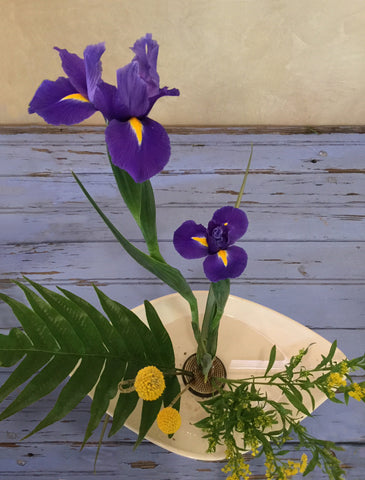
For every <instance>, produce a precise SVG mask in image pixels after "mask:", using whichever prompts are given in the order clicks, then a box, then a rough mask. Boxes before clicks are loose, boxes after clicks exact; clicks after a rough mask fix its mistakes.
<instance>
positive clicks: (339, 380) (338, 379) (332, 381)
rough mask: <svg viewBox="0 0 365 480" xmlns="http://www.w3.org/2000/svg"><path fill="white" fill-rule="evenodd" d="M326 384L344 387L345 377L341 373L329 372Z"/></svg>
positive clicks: (333, 386)
mask: <svg viewBox="0 0 365 480" xmlns="http://www.w3.org/2000/svg"><path fill="white" fill-rule="evenodd" d="M327 385H328V387H329V388H338V387H345V386H346V378H344V376H343V375H341V373H338V372H334V373H331V374H330V376H329V378H328V382H327Z"/></svg>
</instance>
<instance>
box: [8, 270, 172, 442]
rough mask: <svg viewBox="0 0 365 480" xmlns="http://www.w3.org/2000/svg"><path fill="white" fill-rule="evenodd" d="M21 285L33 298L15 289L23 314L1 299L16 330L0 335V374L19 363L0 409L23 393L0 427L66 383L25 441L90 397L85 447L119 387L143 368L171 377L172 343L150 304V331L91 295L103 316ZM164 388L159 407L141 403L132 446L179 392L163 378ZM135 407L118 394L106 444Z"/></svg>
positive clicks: (65, 297)
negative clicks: (21, 297)
mask: <svg viewBox="0 0 365 480" xmlns="http://www.w3.org/2000/svg"><path fill="white" fill-rule="evenodd" d="M26 280H27V281H28V282H29V284H30V285H31V286H32V287H33V289H34V290H33V289H31V288H29V287H28V286H26V285H25V284H23V283H19V282H15V283H16V284H17V285H18V286H19V287H20V288H21V289H22V290H23V292H24V294H25V296H26V298H27V300H28V302H29V306H26V305H24V304H23V303H21V302H19V301H17V300H14V299H12V298H10V297H9V296H7V295H5V294H2V293H0V299H2V300H3V301H4V302H6V303H7V304H8V305H9V306H10V307H11V309H12V310H13V312H14V315H15V316H16V317H17V318H18V320H19V322H20V324H21V326H22V329H19V328H14V329H12V330H11V331H10V332H9V334H8V335H0V366H2V367H12V366H14V365H16V364H17V363H18V365H17V366H16V368H15V369H14V371H13V372H12V373H11V375H10V376H9V378H8V379H7V380H6V381H5V383H4V384H3V385H2V386H1V387H0V403H1V402H2V401H3V400H5V399H6V398H7V397H8V396H9V395H10V394H11V393H13V392H14V391H15V389H19V388H22V390H21V391H20V393H19V394H18V395H17V397H16V398H15V399H14V400H13V401H12V402H11V403H10V404H9V405H8V406H7V407H6V408H5V410H3V411H2V412H1V413H0V421H1V420H4V419H5V418H8V417H9V416H11V415H13V414H15V413H16V412H19V411H20V410H22V409H24V408H26V407H27V406H29V405H31V404H32V403H34V402H37V401H38V400H40V399H41V398H43V397H44V396H45V395H47V394H49V393H50V392H52V391H53V390H55V389H56V388H57V387H58V386H59V385H60V384H61V383H62V382H64V381H65V380H66V379H67V378H68V379H67V380H66V383H65V385H64V386H63V388H62V390H61V393H60V394H59V397H58V399H57V400H56V403H55V405H54V406H53V408H52V409H51V411H50V412H49V413H48V414H47V415H46V417H45V418H44V419H43V420H42V421H41V422H40V423H39V424H38V425H37V426H36V427H35V428H34V429H33V430H32V432H30V433H29V435H27V437H29V436H30V435H32V434H34V433H35V432H37V431H39V430H41V429H42V428H45V427H47V426H49V425H51V424H52V423H54V422H56V421H58V420H60V419H62V418H63V417H65V416H66V415H67V414H68V413H69V412H70V411H71V410H73V409H74V408H75V407H76V406H77V405H78V404H79V403H80V402H81V400H82V399H83V398H84V397H85V396H87V395H88V394H89V393H90V392H91V391H92V392H93V400H92V404H91V410H90V420H89V424H88V426H87V428H86V433H85V438H84V443H85V442H86V441H87V440H88V438H89V437H90V436H91V435H92V433H93V431H94V430H95V429H96V428H97V426H98V425H99V423H100V421H101V419H102V417H103V416H104V415H105V413H106V411H107V409H108V407H109V403H110V400H111V399H113V398H114V397H116V395H118V384H119V382H120V381H122V380H124V379H133V378H134V377H135V376H136V374H137V372H138V370H139V369H140V368H143V367H145V366H147V365H155V366H157V367H159V368H161V369H162V370H163V371H169V372H171V369H173V368H174V366H175V365H174V353H173V348H172V344H171V340H170V338H169V336H168V334H167V332H166V330H165V327H164V326H163V324H162V322H161V320H160V319H159V318H158V315H157V312H156V311H155V310H154V309H153V307H152V306H151V305H150V304H149V303H148V302H146V314H147V318H148V322H149V326H147V325H145V324H144V323H143V322H142V321H141V320H140V319H139V318H138V317H137V316H136V315H135V314H134V313H133V312H131V311H130V310H128V309H127V308H126V307H124V306H123V305H121V304H119V303H118V302H116V301H114V300H111V299H110V298H109V297H108V296H107V295H105V294H104V293H103V292H101V291H100V290H99V289H97V288H96V293H97V295H98V297H99V300H100V303H101V305H102V308H103V310H104V313H105V315H104V314H102V313H101V312H99V311H98V310H97V309H96V308H95V307H94V306H92V305H91V304H90V303H88V302H87V301H85V300H84V299H82V298H81V297H79V296H77V295H75V294H74V293H72V292H69V291H67V290H65V289H59V290H60V292H61V293H56V292H54V291H52V290H49V289H47V288H45V287H43V286H42V285H40V284H38V283H36V282H33V281H31V280H29V279H26ZM173 379H175V380H173ZM166 385H167V389H166V391H165V392H164V397H163V398H161V399H160V401H159V402H153V405H152V404H151V405H145V403H146V402H144V405H143V408H142V419H141V426H140V437H139V438H138V441H137V443H139V442H140V441H141V439H142V436H143V437H144V436H145V434H146V433H147V431H148V430H149V428H150V427H151V425H152V423H153V422H154V420H155V418H156V416H157V414H158V411H159V409H160V406H161V403H162V401H163V400H164V402H165V401H166V399H167V398H172V397H174V396H175V395H176V392H177V393H178V391H179V389H180V387H179V382H178V381H177V379H176V377H167V378H166ZM137 401H138V395H137V394H136V393H135V392H131V393H119V397H118V398H117V403H116V408H115V411H114V415H113V424H112V426H111V429H110V433H109V436H110V435H113V434H114V433H116V432H117V431H118V430H119V429H120V428H121V427H122V426H123V425H124V423H125V421H126V420H127V418H128V417H129V415H130V414H131V413H132V411H133V410H134V408H135V406H136V404H137ZM149 403H151V402H149Z"/></svg>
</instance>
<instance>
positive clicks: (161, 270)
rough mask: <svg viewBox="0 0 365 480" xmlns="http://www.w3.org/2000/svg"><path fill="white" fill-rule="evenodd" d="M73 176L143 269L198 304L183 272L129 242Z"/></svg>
mask: <svg viewBox="0 0 365 480" xmlns="http://www.w3.org/2000/svg"><path fill="white" fill-rule="evenodd" d="M73 176H74V178H75V180H76V181H77V183H78V184H79V186H80V188H81V190H82V191H83V192H84V194H85V196H86V197H87V199H88V200H89V202H90V203H91V204H92V206H93V207H94V208H95V210H96V211H97V212H98V214H99V215H100V216H101V218H102V219H103V220H104V222H105V224H106V225H107V226H108V228H109V229H110V231H111V232H112V233H113V235H114V236H115V238H116V239H117V240H118V242H119V243H120V244H121V245H122V247H123V248H124V249H125V251H126V252H127V253H128V254H129V255H130V256H131V257H132V258H133V259H134V260H135V261H136V262H137V263H139V264H140V265H141V266H142V267H144V268H145V269H146V270H148V271H150V272H151V273H153V274H154V275H156V276H157V277H158V278H160V279H161V280H162V281H163V282H164V283H166V284H167V285H169V286H170V287H171V288H173V289H174V290H175V291H176V292H179V293H180V294H181V295H182V296H183V297H184V298H185V299H186V300H188V302H189V304H190V305H194V303H196V299H195V297H194V295H193V292H192V291H191V288H190V286H189V285H188V284H187V282H186V280H185V278H184V277H183V276H182V274H181V272H180V271H179V270H177V269H176V268H174V267H171V266H170V265H168V264H166V263H163V262H161V261H158V260H156V259H154V258H151V257H150V256H149V255H146V254H145V253H144V252H142V251H141V250H139V249H138V248H136V247H135V246H134V245H132V244H131V243H130V242H128V240H127V239H126V238H125V237H124V236H123V235H122V234H121V233H120V232H119V230H118V229H117V228H116V227H115V226H114V225H113V223H112V222H111V221H110V220H109V219H108V217H107V216H106V215H105V214H104V213H103V211H102V210H101V209H100V208H99V206H98V205H97V204H96V202H95V200H94V199H93V198H92V197H91V195H90V194H89V192H88V191H87V190H86V188H85V187H84V185H83V184H82V183H81V181H80V180H79V178H78V177H77V175H76V174H75V173H73Z"/></svg>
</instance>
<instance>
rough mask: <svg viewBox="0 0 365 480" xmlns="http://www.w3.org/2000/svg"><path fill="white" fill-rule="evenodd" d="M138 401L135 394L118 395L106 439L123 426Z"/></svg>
mask: <svg viewBox="0 0 365 480" xmlns="http://www.w3.org/2000/svg"><path fill="white" fill-rule="evenodd" d="M138 399H139V397H138V394H137V393H136V392H130V393H121V394H120V395H119V398H118V402H117V405H116V407H115V410H114V414H113V423H112V426H111V428H110V431H109V434H108V437H112V436H113V435H115V434H116V433H117V432H118V431H119V430H120V429H121V428H122V427H123V426H124V424H125V422H126V420H127V419H128V417H129V415H130V414H131V413H132V412H133V410H134V409H135V408H136V405H137V402H138Z"/></svg>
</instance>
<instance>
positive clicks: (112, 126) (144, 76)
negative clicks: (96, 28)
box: [29, 34, 179, 183]
mask: <svg viewBox="0 0 365 480" xmlns="http://www.w3.org/2000/svg"><path fill="white" fill-rule="evenodd" d="M158 49H159V47H158V44H157V42H156V41H155V40H152V35H151V34H146V35H145V36H144V37H142V38H140V39H139V40H137V41H136V42H135V44H134V46H133V47H132V51H133V52H134V54H135V56H134V58H133V60H132V61H131V62H130V63H129V64H128V65H126V66H125V67H123V68H120V69H119V70H117V87H115V86H113V85H109V84H108V83H106V82H104V81H103V80H102V79H101V71H102V69H101V62H100V57H101V55H102V54H103V52H104V50H105V47H104V44H103V43H99V44H98V45H89V46H88V47H86V49H85V51H84V58H83V59H81V58H80V57H78V56H77V55H75V54H72V53H69V52H68V51H67V50H63V49H59V48H56V50H57V51H58V52H59V54H60V57H61V60H62V67H63V70H64V71H65V73H66V75H67V77H68V78H65V77H60V78H58V79H57V80H56V81H50V80H45V81H44V82H43V83H42V84H41V85H40V87H39V88H38V90H37V91H36V93H35V95H34V97H33V99H32V101H31V102H30V105H29V113H38V115H40V116H41V117H42V118H43V119H44V120H45V121H46V122H47V123H50V124H52V125H61V124H64V125H74V124H76V123H79V122H81V121H83V120H85V119H86V118H88V117H90V116H91V115H92V114H93V113H94V112H96V111H100V112H101V113H102V114H103V115H104V118H105V119H106V121H107V123H108V126H107V128H106V130H105V138H106V143H107V145H108V150H109V152H110V156H111V159H112V162H113V163H114V165H116V166H117V167H119V168H121V169H123V170H126V171H127V172H128V173H129V174H130V175H131V177H132V178H133V179H134V180H135V181H136V182H138V183H141V182H144V181H146V180H148V179H149V178H151V177H152V176H153V175H156V174H157V173H158V172H160V171H161V170H162V169H163V168H164V166H165V165H166V163H167V162H168V160H169V158H170V141H169V138H168V135H167V133H166V131H165V129H164V128H163V127H162V126H161V125H160V124H159V123H157V122H155V121H154V120H152V119H151V118H149V117H148V115H149V112H150V110H151V108H152V107H153V105H154V104H155V102H156V101H157V100H158V99H159V98H160V97H163V96H166V95H170V96H177V95H179V91H178V90H177V89H171V90H169V89H168V88H167V87H164V88H160V86H159V84H160V78H159V75H158V73H157V56H158Z"/></svg>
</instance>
